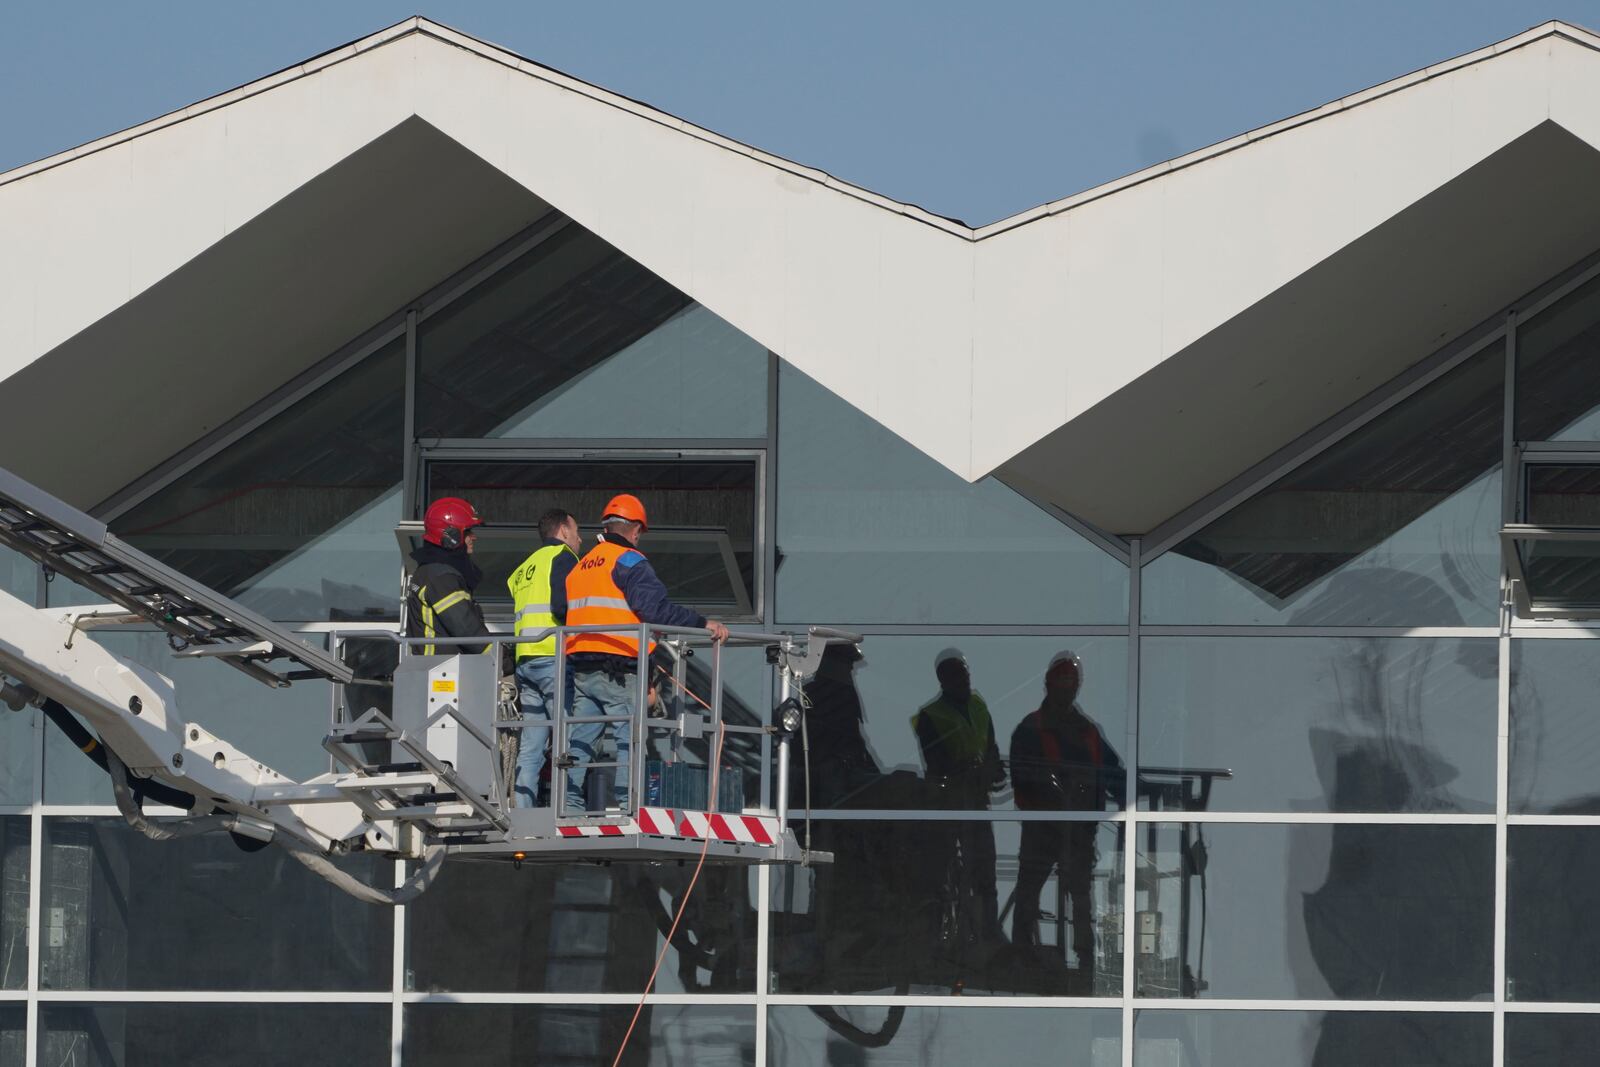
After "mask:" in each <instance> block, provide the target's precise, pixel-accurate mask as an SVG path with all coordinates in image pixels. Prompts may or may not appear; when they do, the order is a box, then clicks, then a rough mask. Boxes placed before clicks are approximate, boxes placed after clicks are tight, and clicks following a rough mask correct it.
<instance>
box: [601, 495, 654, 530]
mask: <svg viewBox="0 0 1600 1067" xmlns="http://www.w3.org/2000/svg"><path fill="white" fill-rule="evenodd" d="M612 517H616V518H619V519H627V520H628V521H629V522H636V523H638V524H639V525H640V526H643V527H644V528H645V529H647V530H648V529H649V528H650V522H649V520H647V519H646V518H645V517H644V505H643V504H641V503H640V502H639V498H638V497H636V496H634V495H633V494H632V493H618V494H617V495H616V496H614V497H612V498H611V502H610V503H609V504H607V505H606V510H605V511H604V512H602V513H601V515H600V521H601V522H605V521H606V520H607V519H609V518H612Z"/></svg>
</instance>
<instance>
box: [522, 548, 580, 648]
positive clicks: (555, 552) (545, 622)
mask: <svg viewBox="0 0 1600 1067" xmlns="http://www.w3.org/2000/svg"><path fill="white" fill-rule="evenodd" d="M563 552H572V549H570V548H568V547H567V546H566V545H544V546H542V547H540V548H538V549H536V550H535V551H534V553H533V554H532V555H531V556H529V557H528V558H527V559H525V560H523V561H522V566H520V567H518V568H517V569H516V570H514V571H512V572H511V577H510V578H507V579H506V588H508V589H510V590H511V601H512V604H513V605H514V606H515V608H516V611H517V622H516V627H517V628H516V633H517V635H518V636H519V637H520V636H521V635H523V634H536V633H538V632H539V631H540V630H549V629H551V628H553V627H554V626H556V617H555V616H554V615H552V614H551V613H550V570H551V568H552V567H554V566H555V564H556V557H558V556H560V555H561V553H563ZM572 555H573V557H574V558H576V557H577V553H576V552H572ZM555 654H556V635H555V634H551V635H550V636H549V637H546V638H545V639H544V640H542V641H521V642H518V644H517V659H519V660H521V659H524V658H526V657H528V656H553V655H555Z"/></svg>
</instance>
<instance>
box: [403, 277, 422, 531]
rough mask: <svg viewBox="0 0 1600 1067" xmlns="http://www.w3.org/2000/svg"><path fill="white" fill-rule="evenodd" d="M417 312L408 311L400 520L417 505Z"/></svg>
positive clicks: (411, 512)
mask: <svg viewBox="0 0 1600 1067" xmlns="http://www.w3.org/2000/svg"><path fill="white" fill-rule="evenodd" d="M420 370H421V368H420V367H419V366H418V363H417V309H416V308H411V309H410V310H408V311H407V312H406V390H405V396H406V399H405V405H406V410H405V426H404V429H403V430H402V431H401V433H402V435H403V436H402V438H401V441H400V447H401V450H402V451H401V453H400V454H401V456H402V457H403V459H402V464H403V467H402V473H401V475H400V517H401V518H402V519H409V518H411V516H412V514H413V512H414V510H415V508H416V503H417V497H418V493H417V377H418V375H419V373H420Z"/></svg>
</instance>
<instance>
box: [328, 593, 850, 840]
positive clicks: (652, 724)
mask: <svg viewBox="0 0 1600 1067" xmlns="http://www.w3.org/2000/svg"><path fill="white" fill-rule="evenodd" d="M585 633H588V634H595V633H599V634H609V635H613V636H622V637H625V638H627V639H629V640H631V641H634V642H637V644H638V653H637V655H636V656H635V657H633V658H634V662H633V663H632V664H631V665H630V666H631V667H632V678H631V680H630V685H631V689H632V693H631V701H630V706H629V708H628V710H627V711H626V712H625V713H610V714H599V715H572V714H570V711H571V709H569V708H568V707H567V701H568V697H569V695H572V694H570V693H569V690H571V688H572V686H571V684H570V683H569V681H568V675H569V672H570V671H571V664H570V662H569V659H568V652H567V638H569V637H571V636H572V635H574V634H585ZM330 636H331V639H332V640H333V641H334V642H335V644H334V648H335V650H336V651H337V650H338V649H339V648H340V647H341V646H342V643H343V642H345V641H384V642H388V643H392V644H395V645H397V646H399V650H400V655H401V656H402V657H403V656H405V655H407V654H415V650H416V649H417V648H419V647H421V646H424V645H434V646H443V647H463V646H464V647H470V648H473V649H479V648H484V646H488V647H487V649H485V650H484V651H483V652H482V653H481V654H484V655H499V650H500V646H503V645H507V644H524V643H531V642H538V641H543V640H547V639H549V638H551V637H554V638H556V642H555V644H556V652H555V656H554V659H555V672H554V674H555V677H554V695H555V701H554V703H555V707H554V708H553V709H552V710H551V713H550V718H549V721H548V722H542V721H540V720H537V719H534V720H528V719H525V718H523V716H522V714H521V700H520V684H519V691H518V695H517V696H516V697H515V698H514V699H515V701H516V704H517V714H516V715H515V717H511V718H499V717H498V716H497V717H496V720H495V722H494V728H495V731H496V737H499V736H500V735H502V734H504V733H511V732H519V733H520V732H521V731H523V730H526V729H529V728H542V727H548V728H549V729H550V731H551V735H550V758H549V767H550V806H551V808H552V809H553V810H552V813H553V815H554V817H555V819H556V820H557V821H558V822H560V823H566V824H574V823H576V824H584V823H588V824H605V823H608V822H619V821H625V820H627V819H631V818H633V817H634V816H635V815H636V813H637V812H638V811H639V809H640V808H641V807H642V806H644V805H643V800H644V799H645V788H646V777H645V769H646V761H647V756H648V754H649V747H650V740H651V731H652V730H655V731H676V733H677V734H678V737H677V739H676V740H675V742H674V745H675V747H676V748H678V749H679V750H680V751H681V749H682V742H683V741H686V740H695V739H699V738H704V739H705V740H706V743H707V761H706V775H707V781H706V804H705V810H707V811H710V812H715V811H719V810H720V809H721V806H722V805H721V801H722V796H721V794H722V792H723V784H722V781H721V770H722V763H723V756H724V755H725V754H726V745H727V737H728V735H729V734H753V735H757V736H760V735H763V734H768V733H773V732H774V729H773V727H772V726H771V725H769V724H767V723H765V722H763V723H760V724H759V725H741V724H737V723H728V722H726V721H725V720H724V716H723V708H724V700H723V693H724V685H723V678H722V668H723V656H722V653H723V648H724V647H725V646H732V647H767V648H772V647H775V646H776V647H778V648H780V649H782V650H785V651H790V652H795V651H798V650H800V649H803V648H805V647H807V643H808V642H809V641H810V640H811V639H812V637H813V636H815V637H817V638H821V639H827V640H857V641H858V640H860V638H859V635H855V634H849V633H845V632H844V631H835V630H825V629H822V628H813V629H812V630H811V631H808V632H807V633H802V634H795V633H764V632H759V631H743V630H735V631H730V632H729V634H728V636H727V638H726V639H725V640H722V641H717V640H714V639H713V638H712V636H711V633H710V631H709V630H706V629H701V628H695V627H684V626H658V625H652V624H650V623H637V624H628V625H623V626H605V625H599V626H553V627H548V628H545V629H542V630H539V631H536V632H532V633H523V634H486V635H480V636H476V637H444V636H438V637H405V636H402V635H400V634H398V633H395V632H393V631H387V630H340V631H335V632H334V633H333V634H332V635H330ZM653 644H660V645H664V646H666V647H667V648H668V649H669V652H670V654H671V656H672V659H673V671H672V674H671V675H669V676H668V677H670V678H671V680H672V682H673V684H674V686H675V687H676V688H677V691H678V692H679V693H682V694H686V695H690V696H695V695H694V694H693V693H692V691H691V689H690V688H689V686H688V684H687V682H686V680H685V677H684V676H685V674H686V668H685V664H686V660H687V658H688V656H689V655H690V654H692V652H693V650H695V649H697V648H702V647H706V646H709V650H710V657H709V658H710V668H711V669H710V678H709V681H708V688H709V690H710V693H709V698H708V699H707V698H701V697H697V696H695V700H696V702H698V703H701V704H703V706H704V710H705V712H706V714H705V715H702V714H701V713H700V712H699V711H691V710H690V709H689V708H688V707H687V705H686V704H685V705H684V706H683V708H682V710H681V711H680V713H679V715H678V716H677V717H676V719H673V718H667V717H653V716H652V715H651V709H650V700H649V695H650V690H651V688H652V678H651V671H652V662H651V647H652V645H653ZM780 658H781V657H780ZM769 669H774V670H778V671H779V684H778V686H777V688H778V690H779V691H780V698H787V696H788V695H789V693H790V691H791V688H792V685H793V684H794V679H792V678H791V677H790V675H789V672H788V671H787V670H785V669H783V668H782V667H781V666H778V665H774V666H772V667H770V668H769ZM511 677H512V678H513V679H514V678H515V676H514V675H512V676H511ZM353 684H358V685H359V684H373V680H371V679H356V680H355V682H354V683H353ZM378 684H382V683H381V682H379V683H378ZM667 702H668V694H666V693H663V695H662V706H663V714H664V709H665V705H666V704H667ZM352 710H354V709H352ZM768 710H770V709H763V712H765V711H768ZM582 725H598V726H600V728H601V733H600V736H599V737H598V738H596V744H597V745H598V744H600V743H601V742H602V741H604V740H605V738H606V733H607V731H609V730H610V729H611V728H612V727H614V726H616V727H620V728H621V729H623V730H625V731H626V736H627V739H628V742H629V744H628V754H627V760H626V763H624V761H623V760H622V759H621V758H620V746H619V753H618V755H619V758H614V759H606V760H601V759H591V760H589V761H578V760H576V759H573V758H572V754H571V752H570V751H569V749H570V741H571V730H572V727H575V726H582ZM784 740H785V739H783V738H780V743H779V745H778V761H777V762H778V768H777V769H778V775H777V778H778V781H777V788H778V790H779V793H780V795H779V796H778V797H777V806H778V816H779V825H780V827H782V826H783V825H784V823H785V822H786V821H787V820H786V815H787V810H786V809H787V803H786V800H787V781H788V777H789V773H788V772H789V768H788V766H787V763H788V758H787V757H788V754H789V752H788V747H789V746H788V745H787V744H786V743H782V742H783V741H784ZM495 755H496V756H498V746H496V750H495ZM624 768H625V770H626V795H625V798H624V799H623V801H622V802H621V803H619V804H616V805H609V804H607V805H604V810H598V809H596V810H591V809H589V808H588V807H587V806H586V807H585V810H583V811H573V810H570V805H569V803H568V796H567V793H568V779H569V776H570V774H571V772H573V771H576V770H580V769H581V770H582V771H583V774H584V785H585V786H587V785H588V784H589V783H590V782H591V781H592V779H590V778H589V775H590V774H591V773H593V772H595V771H600V770H605V769H611V770H613V771H617V770H623V769H624ZM537 787H538V786H537V783H534V784H533V788H535V789H537ZM612 788H615V787H614V786H613V787H612ZM503 792H504V795H501V796H498V797H496V798H495V800H496V803H497V804H498V805H500V806H501V807H502V808H511V807H513V806H514V805H515V803H516V801H515V774H514V773H512V774H511V775H508V776H507V778H506V781H505V784H504V791H503ZM663 806H665V805H663Z"/></svg>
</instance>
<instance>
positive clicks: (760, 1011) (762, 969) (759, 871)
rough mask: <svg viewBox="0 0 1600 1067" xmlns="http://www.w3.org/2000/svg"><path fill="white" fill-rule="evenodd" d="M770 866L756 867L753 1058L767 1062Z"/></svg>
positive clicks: (759, 1065) (759, 1063) (758, 1063)
mask: <svg viewBox="0 0 1600 1067" xmlns="http://www.w3.org/2000/svg"><path fill="white" fill-rule="evenodd" d="M771 901H772V868H771V865H770V864H766V863H762V864H759V865H757V867H756V1062H755V1067H766V1063H767V1006H768V1004H769V1002H770V998H771V994H772V977H771V968H772V955H771V949H770V947H769V945H768V944H767V939H768V938H769V937H770V936H771V934H772V908H771Z"/></svg>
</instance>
